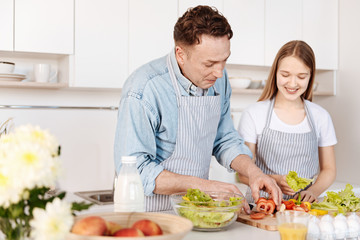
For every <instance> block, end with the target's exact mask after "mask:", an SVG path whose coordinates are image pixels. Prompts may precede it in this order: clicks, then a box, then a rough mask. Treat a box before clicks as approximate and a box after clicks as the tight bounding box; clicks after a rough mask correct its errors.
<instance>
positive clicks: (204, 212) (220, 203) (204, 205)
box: [170, 192, 244, 231]
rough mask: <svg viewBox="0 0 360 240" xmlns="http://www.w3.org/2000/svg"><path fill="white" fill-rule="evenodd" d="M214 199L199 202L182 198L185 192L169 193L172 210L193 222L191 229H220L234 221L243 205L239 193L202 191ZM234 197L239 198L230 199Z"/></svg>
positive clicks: (242, 199)
mask: <svg viewBox="0 0 360 240" xmlns="http://www.w3.org/2000/svg"><path fill="white" fill-rule="evenodd" d="M204 193H205V194H208V195H209V196H210V197H211V198H212V199H213V200H214V201H212V202H210V203H209V202H199V201H190V200H188V199H186V198H185V199H184V198H183V197H184V196H185V195H186V192H181V193H175V194H172V195H170V201H171V204H172V206H173V208H174V211H175V212H176V214H178V215H179V216H182V217H184V218H187V219H189V220H190V221H191V222H192V223H193V225H194V226H193V230H197V231H221V230H224V229H226V228H227V227H229V226H230V225H231V224H232V223H233V222H235V221H236V219H237V216H238V213H239V212H240V211H241V209H242V207H243V206H244V198H243V196H242V195H240V194H236V193H230V192H204ZM232 197H236V198H240V200H234V201H231V200H230V198H232Z"/></svg>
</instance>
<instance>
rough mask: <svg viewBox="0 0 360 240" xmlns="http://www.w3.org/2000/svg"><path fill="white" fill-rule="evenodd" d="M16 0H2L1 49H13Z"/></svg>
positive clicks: (0, 14) (0, 20) (0, 22)
mask: <svg viewBox="0 0 360 240" xmlns="http://www.w3.org/2000/svg"><path fill="white" fill-rule="evenodd" d="M13 30H14V1H13V0H1V1H0V36H1V37H0V50H2V51H13V50H14V47H13V36H14V31H13Z"/></svg>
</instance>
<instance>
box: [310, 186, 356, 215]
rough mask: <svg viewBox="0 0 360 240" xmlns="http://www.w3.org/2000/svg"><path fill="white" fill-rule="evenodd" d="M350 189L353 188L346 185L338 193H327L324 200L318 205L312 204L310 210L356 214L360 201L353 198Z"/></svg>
mask: <svg viewBox="0 0 360 240" xmlns="http://www.w3.org/2000/svg"><path fill="white" fill-rule="evenodd" d="M352 189H353V186H352V185H351V184H346V187H345V189H344V190H341V191H340V192H338V193H337V192H333V191H327V192H326V196H325V197H324V200H323V201H322V202H320V203H313V204H312V205H311V208H314V209H321V210H338V211H339V213H346V212H357V211H359V210H360V199H359V198H358V197H356V196H355V193H354V192H353V191H352ZM326 208H328V209H326ZM330 208H331V209H330Z"/></svg>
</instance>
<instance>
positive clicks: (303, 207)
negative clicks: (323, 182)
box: [300, 203, 310, 212]
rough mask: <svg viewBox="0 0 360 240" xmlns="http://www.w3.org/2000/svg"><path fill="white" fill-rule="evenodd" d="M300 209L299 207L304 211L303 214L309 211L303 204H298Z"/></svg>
mask: <svg viewBox="0 0 360 240" xmlns="http://www.w3.org/2000/svg"><path fill="white" fill-rule="evenodd" d="M300 207H301V208H302V209H304V210H305V212H308V211H309V210H310V209H309V208H308V206H306V204H305V203H301V204H300Z"/></svg>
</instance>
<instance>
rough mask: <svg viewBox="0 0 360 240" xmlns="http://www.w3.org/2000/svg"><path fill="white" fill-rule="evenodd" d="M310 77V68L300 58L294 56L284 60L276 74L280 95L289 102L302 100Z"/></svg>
mask: <svg viewBox="0 0 360 240" xmlns="http://www.w3.org/2000/svg"><path fill="white" fill-rule="evenodd" d="M310 77H311V71H310V68H308V67H307V66H306V65H305V64H304V63H303V62H302V61H301V60H300V59H299V58H297V57H293V56H289V57H285V58H283V59H282V60H281V61H280V62H279V67H278V70H277V73H276V85H277V88H278V90H279V91H278V94H281V95H282V97H284V98H285V99H287V100H289V101H294V100H297V99H300V96H301V95H302V94H303V93H304V92H305V91H306V89H307V87H308V84H309V80H310Z"/></svg>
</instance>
